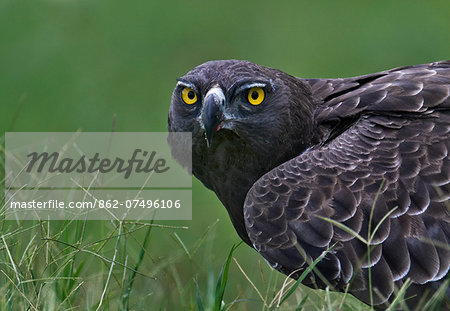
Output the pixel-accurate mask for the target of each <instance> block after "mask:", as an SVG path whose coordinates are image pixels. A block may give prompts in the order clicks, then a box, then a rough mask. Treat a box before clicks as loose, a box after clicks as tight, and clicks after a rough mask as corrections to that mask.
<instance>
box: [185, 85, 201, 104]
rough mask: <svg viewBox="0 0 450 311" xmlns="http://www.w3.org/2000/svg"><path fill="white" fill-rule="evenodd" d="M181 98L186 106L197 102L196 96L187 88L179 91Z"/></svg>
mask: <svg viewBox="0 0 450 311" xmlns="http://www.w3.org/2000/svg"><path fill="white" fill-rule="evenodd" d="M181 98H182V99H183V101H184V102H185V103H186V104H188V105H192V104H195V103H196V102H197V94H195V92H194V90H192V89H191V88H189V87H185V88H184V89H183V90H182V91H181Z"/></svg>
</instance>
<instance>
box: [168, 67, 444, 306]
mask: <svg viewBox="0 0 450 311" xmlns="http://www.w3.org/2000/svg"><path fill="white" fill-rule="evenodd" d="M180 81H181V83H179V84H178V85H177V87H176V88H175V90H174V93H173V96H172V104H171V107H170V111H169V131H171V132H178V131H190V132H192V142H193V145H192V147H193V149H192V159H193V163H192V164H193V165H192V173H193V174H194V175H195V176H196V177H197V178H198V179H200V180H201V181H202V182H203V184H204V185H205V186H206V187H207V188H209V189H211V190H213V191H214V192H215V193H216V194H217V196H218V197H219V199H220V200H221V201H222V203H223V204H224V206H225V207H226V209H227V211H228V213H229V215H230V218H231V220H232V222H233V225H234V227H235V228H236V231H237V232H238V234H239V236H240V237H241V238H242V239H243V240H244V241H245V242H246V243H247V244H248V245H251V246H252V247H253V248H254V249H255V250H256V251H258V252H259V253H260V254H261V255H262V256H264V258H265V259H266V260H267V261H268V262H269V264H271V265H272V266H273V267H274V268H275V269H277V270H279V271H281V272H283V273H285V274H286V275H290V276H291V277H293V278H298V277H299V275H300V274H301V273H302V272H303V271H304V269H305V268H306V267H307V266H308V264H309V263H311V262H312V261H314V260H315V259H316V258H318V257H319V256H320V255H321V254H323V252H324V251H325V250H327V249H329V248H330V247H331V250H330V251H329V252H328V253H327V255H326V256H325V257H324V259H323V260H321V261H320V262H319V263H318V264H317V266H316V270H315V271H313V272H311V273H310V275H309V276H308V278H306V279H305V280H304V281H303V283H305V284H306V285H308V286H311V287H319V288H324V287H325V286H332V287H333V288H334V289H335V290H344V289H345V288H346V287H347V286H348V285H349V291H350V292H351V293H352V294H353V295H354V296H356V297H358V298H359V299H361V300H362V301H364V302H366V303H369V302H370V301H371V298H370V297H371V293H370V288H373V303H374V304H375V305H377V306H378V307H379V308H382V307H383V306H386V303H387V302H388V300H389V299H390V298H392V296H393V295H392V294H393V292H394V288H395V287H399V286H401V285H402V284H403V282H404V281H405V280H406V279H408V278H409V279H410V280H411V281H412V282H413V286H412V287H411V288H412V289H413V290H414V291H416V292H417V291H419V292H420V290H421V288H422V289H423V288H430V284H438V283H439V282H440V281H442V280H443V278H445V277H446V276H447V275H448V270H449V267H450V251H449V249H450V248H449V240H450V206H449V200H450V157H449V150H450V61H441V62H435V63H429V64H423V65H417V66H407V67H401V68H396V69H392V70H386V71H382V72H378V73H374V74H369V75H364V76H359V77H352V78H344V79H300V78H296V77H293V76H290V75H288V74H286V73H284V72H281V71H279V70H276V69H272V68H267V67H263V66H259V65H256V64H253V63H250V62H245V61H235V60H229V61H213V62H208V63H205V64H202V65H200V66H198V67H196V68H194V69H193V70H191V71H190V72H188V73H187V74H186V75H185V76H183V77H182V78H180ZM255 83H256V84H255ZM183 85H188V86H189V87H192V88H194V89H193V90H191V91H193V92H196V93H197V97H198V98H199V101H198V103H196V104H194V105H186V104H185V103H184V102H183V100H182V98H181V96H180V94H181V91H182V88H183V87H185V86H183ZM255 85H257V86H258V87H260V88H261V91H262V92H263V93H262V94H264V96H265V97H264V99H263V101H262V103H261V104H260V105H250V104H249V102H247V101H246V98H247V97H248V96H250V93H249V94H247V93H246V92H249V91H248V89H249V88H253V87H255ZM212 88H214V90H215V92H222V95H221V96H219V97H217V100H210V99H211V98H210V97H209V96H210V95H209V94H210V93H209V90H211V89H212ZM217 90H220V91H217ZM219 99H224V102H221V104H220V106H212V105H213V104H211V103H214V102H217V101H218V100H219ZM208 111H214V114H209V113H208ZM211 124H213V125H214V126H213V127H212V126H211ZM208 129H213V130H214V131H213V132H208V133H206V131H208ZM211 137H212V140H211ZM169 142H170V143H171V145H172V153H173V155H174V157H175V158H177V155H179V154H182V153H183V150H182V149H181V148H180V147H179V146H180V145H183V144H182V142H181V143H180V142H176V141H171V140H170V136H169ZM180 161H182V159H180ZM369 269H370V270H369ZM369 271H370V272H371V275H372V277H371V282H372V284H369ZM370 285H371V286H370Z"/></svg>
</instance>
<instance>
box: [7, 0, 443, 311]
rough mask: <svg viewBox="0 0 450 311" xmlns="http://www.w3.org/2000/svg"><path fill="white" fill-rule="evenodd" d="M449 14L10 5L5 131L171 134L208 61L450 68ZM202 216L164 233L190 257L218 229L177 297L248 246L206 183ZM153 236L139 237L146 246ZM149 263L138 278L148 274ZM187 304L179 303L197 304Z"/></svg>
mask: <svg viewBox="0 0 450 311" xmlns="http://www.w3.org/2000/svg"><path fill="white" fill-rule="evenodd" d="M449 14H450V2H449V1H444V0H443V1H411V0H409V1H280V2H275V1H234V0H233V1H208V2H207V1H171V0H166V1H118V0H112V1H99V0H93V1H87V0H80V1H77V0H45V1H44V0H33V1H31V0H30V1H25V0H14V1H13V0H0V107H1V110H0V128H1V131H2V134H3V133H4V132H5V131H42V132H46V131H58V132H59V131H76V130H78V129H81V130H83V131H110V130H111V129H112V128H113V122H115V130H116V131H126V132H133V131H166V128H167V111H168V108H169V104H170V97H171V93H172V90H173V88H174V86H175V79H176V78H177V77H179V76H182V75H184V74H185V73H186V72H187V71H189V70H190V69H191V68H193V67H195V66H196V65H199V64H201V63H203V62H205V61H208V60H214V59H246V60H250V61H253V62H256V63H258V64H261V65H265V66H269V67H275V68H278V69H281V70H283V71H286V72H288V73H290V74H292V75H295V76H300V77H345V76H352V75H361V74H366V73H370V72H376V71H380V70H384V69H389V68H392V67H396V66H404V65H412V64H419V63H426V62H431V61H436V60H443V59H449V58H450V18H449V16H450V15H449ZM114 116H116V117H114ZM114 118H115V121H113V120H114ZM193 207H194V210H193V217H192V221H185V222H166V223H165V224H170V225H182V226H188V227H189V229H187V230H178V231H176V233H177V235H178V236H179V237H180V239H181V240H182V241H183V243H185V245H186V247H188V248H189V247H192V246H193V245H195V241H197V240H198V239H200V238H201V236H202V234H203V233H204V232H205V230H206V228H207V227H208V226H210V225H211V224H212V223H214V222H215V220H216V219H220V221H219V222H218V224H217V225H216V226H215V227H214V230H213V231H214V235H213V236H214V238H212V240H211V241H210V242H209V243H208V242H205V243H203V244H202V247H203V248H204V249H203V250H202V251H199V254H200V255H198V258H197V259H193V260H191V261H190V262H191V263H192V262H195V263H194V264H193V265H192V266H190V268H189V269H190V270H189V271H183V269H184V268H186V266H185V263H183V261H176V260H174V262H176V263H174V265H175V267H176V268H175V269H178V270H181V272H178V273H177V274H176V275H178V276H180V278H181V281H179V282H178V281H177V282H178V283H177V282H175V281H174V280H173V278H172V277H167V278H164V277H163V278H162V279H161V278H159V280H158V282H167V284H168V285H167V288H170V286H172V285H173V286H174V287H175V286H188V287H193V286H194V282H193V278H194V277H195V276H196V275H200V277H201V276H202V275H203V276H205V278H207V276H206V274H202V270H204V269H206V268H205V267H206V266H207V267H208V269H210V270H211V271H214V273H216V274H217V273H218V271H219V270H220V267H221V265H222V264H223V262H224V260H225V259H226V256H227V253H228V251H229V249H230V247H231V245H232V244H233V243H236V242H237V241H239V238H238V236H237V234H236V233H235V232H234V229H233V227H232V225H231V222H230V221H229V219H228V216H227V214H226V211H225V209H224V208H223V207H222V206H221V204H220V202H219V201H218V200H217V199H216V197H215V195H214V194H213V193H212V192H210V191H208V190H206V189H205V188H204V187H203V186H202V185H201V184H200V183H199V182H197V181H194V188H193ZM88 224H89V223H88ZM88 226H89V225H88ZM5 228H6V227H3V229H2V230H4V231H3V233H2V234H4V233H7V232H6V231H5V230H6V229H5ZM96 228H98V226H94V225H90V227H89V228H88V232H89V234H90V235H91V236H92V237H93V238H92V240H95V239H100V238H102V235H103V234H105V232H103V231H101V230H97V229H96ZM169 231H170V230H169ZM153 234H154V237H153V239H152V243H151V253H152V256H154V257H153V258H159V259H161V260H164V258H165V259H170V258H172V257H173V253H172V252H175V251H177V252H178V251H179V250H180V249H179V243H178V244H177V241H175V240H176V239H174V238H173V232H172V231H170V233H167V229H164V230H160V231H156V232H155V230H154V233H153ZM94 237H95V238H94ZM143 237H144V235H143V233H139V232H138V233H137V235H136V239H135V240H136V241H138V242H136V243H138V244H139V241H142V239H143ZM205 245H206V246H205ZM113 248H114V243H112V246H111V247H110V249H113ZM119 255H120V254H119ZM122 256H124V255H123V254H122ZM133 256H134V257H136V253H133V252H132V251H131V252H130V257H129V260H130V262H132V261H133V260H134V259H133ZM237 256H239V258H240V260H241V261H242V264H243V266H244V267H245V269H246V271H247V272H248V274H249V275H258V277H255V278H256V279H260V278H259V266H258V265H256V264H255V263H256V262H258V260H261V258H260V257H259V256H258V254H256V252H254V251H252V250H251V249H250V248H248V247H246V246H242V247H240V248H239V249H238V251H237ZM123 258H125V257H123ZM159 259H158V260H159ZM93 261H95V259H93ZM176 264H177V265H178V266H177V265H176ZM150 265H151V261H149V262H145V261H144V263H143V265H142V266H141V268H140V269H141V270H142V271H143V273H150V271H152V268H151V267H150ZM205 265H206V266H205ZM186 269H187V268H186ZM264 269H266V268H264ZM106 272H107V271H106ZM231 273H232V275H233V282H234V285H233V286H234V287H235V289H231V290H230V292H229V294H228V295H229V300H230V299H232V297H234V296H238V295H239V292H240V291H242V288H244V289H245V288H247V289H248V288H249V287H250V286H249V283H248V282H247V280H245V278H244V277H243V276H242V274H241V273H240V272H239V271H238V269H237V268H236V267H234V268H233V271H231ZM85 281H88V280H87V279H86V280H85ZM141 282H142V283H141V284H144V285H143V287H140V288H138V289H137V291H138V294H137V295H138V296H142V297H141V298H143V297H147V296H146V295H151V294H150V292H151V290H150V289H148V287H147V286H150V287H151V285H149V284H150V283H151V281H149V280H146V281H141ZM205 282H206V283H207V282H208V281H207V280H206V279H205V280H204V283H205ZM255 282H256V281H255ZM199 283H201V282H200V281H199ZM174 284H178V285H174ZM202 284H203V283H202ZM201 286H203V285H201ZM205 286H206V285H205ZM102 289H103V288H102V284H100V285H99V287H98V289H97V290H99V291H100V292H101V290H102ZM162 295H163V296H164V295H167V297H172V296H173V295H172V294H171V293H165V294H162ZM248 295H250V296H251V295H254V292H252V290H251V289H250V290H248ZM181 296H182V295H178V294H177V295H175V296H173V297H178V298H174V299H187V298H182V297H181ZM180 297H181V298H180ZM193 299H195V297H194V298H193V297H189V301H192V300H193ZM157 304H158V306H161V308H166V307H167V306H169V305H170V304H169V303H168V302H167V301H166V302H161V301H159V302H158V303H157ZM113 309H114V308H113Z"/></svg>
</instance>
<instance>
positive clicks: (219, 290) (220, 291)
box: [214, 241, 242, 311]
mask: <svg viewBox="0 0 450 311" xmlns="http://www.w3.org/2000/svg"><path fill="white" fill-rule="evenodd" d="M241 244H242V241H241V242H239V243H238V244H235V245H233V247H231V250H230V253H229V254H228V258H227V261H226V262H225V264H224V265H223V267H222V270H221V271H220V274H219V279H218V280H217V286H216V295H215V303H214V311H220V310H221V306H222V300H223V295H224V293H225V287H226V286H227V281H228V271H229V269H230V263H231V258H232V256H233V253H234V251H235V250H236V249H237V248H238V247H239V246H240V245H241Z"/></svg>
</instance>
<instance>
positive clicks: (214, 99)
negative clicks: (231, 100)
mask: <svg viewBox="0 0 450 311" xmlns="http://www.w3.org/2000/svg"><path fill="white" fill-rule="evenodd" d="M224 110H225V95H224V94H223V91H222V89H221V88H219V87H213V88H211V89H210V90H209V91H208V93H206V96H205V99H204V101H203V109H202V122H203V127H204V128H205V136H206V143H207V145H208V147H209V146H211V142H212V137H213V134H214V133H215V132H217V131H218V130H220V124H221V123H222V121H223V120H224V112H225V111H224Z"/></svg>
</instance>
